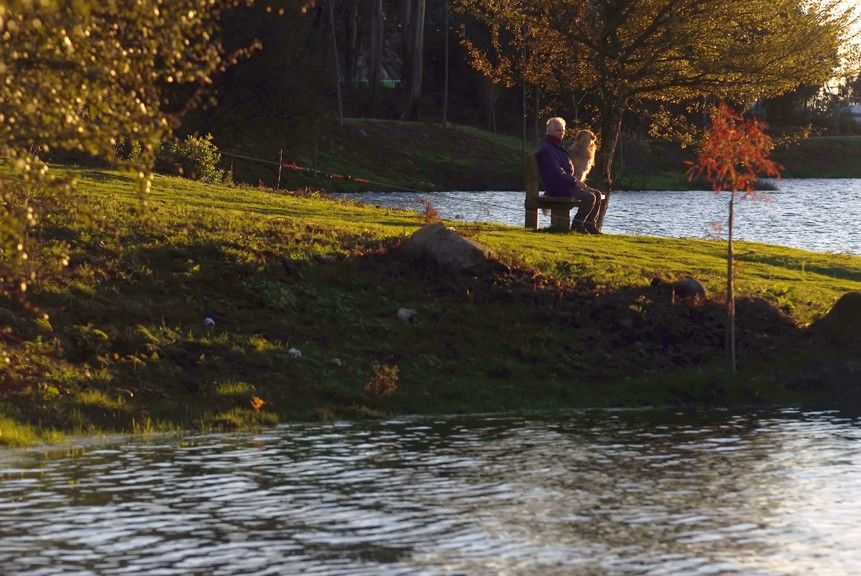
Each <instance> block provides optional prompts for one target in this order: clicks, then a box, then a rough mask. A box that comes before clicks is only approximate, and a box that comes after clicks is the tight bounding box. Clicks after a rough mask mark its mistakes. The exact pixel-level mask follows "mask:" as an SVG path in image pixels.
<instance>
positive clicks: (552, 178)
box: [535, 135, 577, 196]
mask: <svg viewBox="0 0 861 576" xmlns="http://www.w3.org/2000/svg"><path fill="white" fill-rule="evenodd" d="M535 161H536V162H537V164H538V174H539V175H540V176H541V181H542V182H544V189H545V190H546V193H547V195H548V196H571V195H572V194H573V193H574V188H575V186H576V184H577V180H576V179H575V178H574V176H573V174H574V168H573V166H571V157H570V156H569V155H568V150H566V149H565V147H564V146H563V145H562V142H561V141H559V140H557V139H556V138H553V137H552V136H550V135H547V136H545V137H544V139H543V140H542V141H541V144H540V145H539V146H538V152H536V153H535Z"/></svg>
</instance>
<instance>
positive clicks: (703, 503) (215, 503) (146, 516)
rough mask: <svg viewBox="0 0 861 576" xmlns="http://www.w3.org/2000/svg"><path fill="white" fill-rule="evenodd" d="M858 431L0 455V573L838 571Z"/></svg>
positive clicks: (703, 426) (424, 423)
mask: <svg viewBox="0 0 861 576" xmlns="http://www.w3.org/2000/svg"><path fill="white" fill-rule="evenodd" d="M859 465H861V426H859V423H858V422H857V421H854V420H849V419H845V418H841V417H839V416H838V415H836V414H833V413H816V414H810V413H808V414H801V413H795V412H784V413H780V414H776V415H767V416H766V415H763V416H754V415H730V414H726V415H723V416H721V417H719V419H718V420H714V419H711V420H700V421H692V420H691V419H690V418H686V417H682V416H679V415H668V414H658V413H649V412H621V413H607V412H601V413H596V414H591V415H590V414H579V415H576V416H574V417H569V418H564V419H562V418H553V419H535V420H531V419H523V418H513V417H512V418H507V417H506V418H482V419H466V418H450V419H432V420H415V421H390V422H383V423H340V424H331V425H292V426H285V427H281V428H277V429H274V430H271V431H267V432H266V433H263V434H256V435H254V434H231V435H207V436H193V437H186V438H158V439H150V440H149V441H147V440H145V439H118V440H117V439H115V440H101V441H98V440H93V441H92V443H90V444H89V445H85V446H83V447H78V448H76V449H73V450H70V451H68V452H67V453H65V454H60V455H51V454H48V453H45V452H44V451H42V450H31V451H6V452H0V466H2V476H0V566H2V573H3V574H6V575H10V574H22V575H23V574H28V575H34V574H165V575H167V574H177V575H179V574H182V575H186V574H243V575H248V574H297V573H300V572H302V573H318V574H330V573H342V574H344V573H349V574H414V573H426V574H443V573H466V574H496V573H517V574H526V573H542V574H570V573H572V572H575V573H578V574H607V573H620V574H627V573H637V574H642V573H648V574H714V573H722V574H812V573H816V574H847V573H850V572H852V571H853V570H856V569H857V566H858V559H859V558H858V544H859V543H861V526H859V523H858V518H861V466H859Z"/></svg>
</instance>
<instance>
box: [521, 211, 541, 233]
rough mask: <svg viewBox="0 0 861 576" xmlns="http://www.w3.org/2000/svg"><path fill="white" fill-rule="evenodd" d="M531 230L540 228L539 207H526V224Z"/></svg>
mask: <svg viewBox="0 0 861 576" xmlns="http://www.w3.org/2000/svg"><path fill="white" fill-rule="evenodd" d="M524 226H526V227H527V228H529V229H530V230H537V229H538V208H527V209H526V223H525V224H524Z"/></svg>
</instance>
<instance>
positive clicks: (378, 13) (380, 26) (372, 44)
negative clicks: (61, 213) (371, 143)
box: [368, 0, 384, 116]
mask: <svg viewBox="0 0 861 576" xmlns="http://www.w3.org/2000/svg"><path fill="white" fill-rule="evenodd" d="M370 10H371V11H370V14H369V17H368V68H369V69H368V80H369V82H370V86H369V88H370V89H371V103H370V108H371V116H376V114H377V104H378V102H377V100H378V98H379V93H380V75H381V71H382V68H383V35H384V16H383V0H370Z"/></svg>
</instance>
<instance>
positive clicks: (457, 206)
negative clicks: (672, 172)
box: [347, 179, 861, 255]
mask: <svg viewBox="0 0 861 576" xmlns="http://www.w3.org/2000/svg"><path fill="white" fill-rule="evenodd" d="M774 184H775V185H776V186H777V187H778V190H776V191H773V192H769V193H768V195H769V196H770V197H771V198H772V200H773V201H756V200H747V199H744V200H741V201H740V202H739V203H738V205H737V206H738V208H737V212H736V216H737V218H736V237H737V238H741V239H743V240H751V241H755V242H765V243H768V244H779V245H783V246H793V247H796V248H804V249H806V250H814V251H818V252H846V253H850V254H859V255H861V234H859V233H858V223H859V222H861V179H830V180H824V179H786V180H779V181H775V182H774ZM347 196H348V197H350V198H356V199H362V200H365V201H367V202H371V203H374V204H383V205H386V206H394V207H403V208H410V209H412V210H417V211H423V210H424V206H422V205H421V203H420V202H419V199H420V198H427V199H429V200H430V201H431V202H432V203H433V205H434V207H435V208H436V209H437V211H438V212H439V213H440V215H441V216H442V217H443V218H447V219H452V220H467V221H477V222H500V223H503V224H511V225H514V226H522V225H523V199H524V196H523V192H516V191H515V192H511V191H508V192H499V191H488V192H457V191H456V192H440V193H427V194H416V193H407V192H396V193H384V192H368V193H363V194H350V195H347ZM728 201H729V195H728V194H727V193H723V194H720V195H718V194H715V193H714V192H711V191H707V190H686V191H673V192H668V191H646V192H625V191H618V192H614V193H613V196H612V201H611V204H610V209H609V210H608V212H607V217H606V220H605V223H604V230H605V231H606V232H609V233H611V234H641V235H646V236H666V237H676V238H702V237H716V236H717V237H725V233H724V232H722V231H721V230H716V229H715V228H714V227H713V225H712V224H713V223H718V224H720V225H724V224H725V223H726V219H727V202H728ZM539 219H540V220H541V224H540V225H541V226H549V225H550V217H549V216H543V215H541V216H539Z"/></svg>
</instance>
